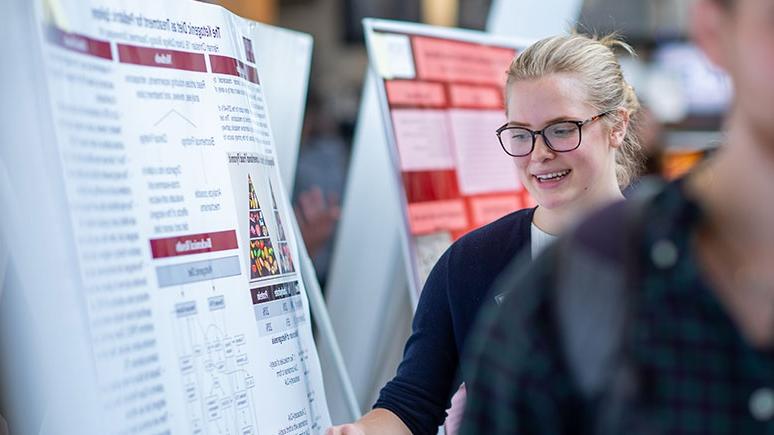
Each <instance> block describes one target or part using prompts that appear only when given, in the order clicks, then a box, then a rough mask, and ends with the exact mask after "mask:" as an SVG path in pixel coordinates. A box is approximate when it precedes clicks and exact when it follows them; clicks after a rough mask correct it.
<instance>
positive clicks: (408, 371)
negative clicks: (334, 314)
mask: <svg viewBox="0 0 774 435" xmlns="http://www.w3.org/2000/svg"><path fill="white" fill-rule="evenodd" d="M451 250H452V248H450V249H449V250H447V251H446V252H445V253H444V254H443V256H441V258H440V259H439V260H438V262H437V263H436V265H435V267H434V268H433V270H432V271H431V272H430V276H429V277H428V279H427V282H426V283H425V286H424V288H423V289H422V293H421V295H420V298H419V304H418V305H417V310H416V314H415V315H414V322H413V324H412V334H411V337H410V338H409V340H408V342H407V343H406V347H405V349H404V352H403V361H402V362H401V363H400V366H398V371H397V374H396V376H395V377H394V378H393V379H392V380H391V381H390V382H389V383H387V385H385V386H384V388H382V390H381V392H380V394H379V399H378V400H377V402H376V404H375V405H374V408H384V409H387V410H390V411H392V412H393V413H395V414H396V415H397V416H398V417H399V418H400V419H401V420H403V422H404V423H405V424H406V426H407V427H408V428H409V429H410V430H411V432H412V433H413V434H435V433H437V431H438V426H439V425H441V424H442V423H443V421H444V418H445V416H446V409H447V408H448V407H449V398H450V396H451V392H452V389H453V388H454V387H456V385H452V384H453V382H454V379H455V376H456V374H457V368H458V365H459V355H458V352H457V345H456V343H455V340H454V331H453V324H452V314H451V309H450V305H449V297H448V293H449V284H450V281H449V272H450V266H449V263H450V256H451Z"/></svg>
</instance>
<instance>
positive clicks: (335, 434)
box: [325, 423, 367, 435]
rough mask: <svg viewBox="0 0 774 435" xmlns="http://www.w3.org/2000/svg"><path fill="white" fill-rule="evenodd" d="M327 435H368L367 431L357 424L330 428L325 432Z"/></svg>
mask: <svg viewBox="0 0 774 435" xmlns="http://www.w3.org/2000/svg"><path fill="white" fill-rule="evenodd" d="M325 435H367V434H366V431H365V430H364V429H363V428H361V427H360V426H358V425H357V424H356V423H351V424H342V425H339V426H333V427H329V428H328V430H326V431H325Z"/></svg>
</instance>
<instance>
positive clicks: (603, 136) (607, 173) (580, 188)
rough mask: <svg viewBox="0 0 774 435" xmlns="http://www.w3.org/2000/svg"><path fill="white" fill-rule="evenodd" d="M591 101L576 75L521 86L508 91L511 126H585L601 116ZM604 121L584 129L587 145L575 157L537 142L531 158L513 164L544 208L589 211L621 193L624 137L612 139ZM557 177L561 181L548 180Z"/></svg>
mask: <svg viewBox="0 0 774 435" xmlns="http://www.w3.org/2000/svg"><path fill="white" fill-rule="evenodd" d="M587 101H588V98H587V97H586V91H585V87H584V86H583V83H582V81H581V80H580V79H579V78H578V77H577V76H575V75H572V74H551V75H548V76H545V77H542V78H540V79H535V80H526V81H517V82H515V83H513V84H511V86H510V88H509V89H508V107H507V115H508V122H509V124H510V125H513V126H519V127H526V128H528V129H531V130H542V129H543V128H544V127H545V126H546V125H548V124H551V123H554V122H557V121H567V120H572V121H584V120H586V119H589V118H591V117H593V116H595V115H598V113H596V112H595V110H594V108H593V107H592V106H591V105H590V104H589V103H588V102H587ZM603 119H604V118H602V119H599V120H597V121H595V122H592V123H589V124H586V125H584V126H583V127H582V131H581V133H582V142H581V144H580V146H579V147H578V148H577V149H575V150H573V151H569V152H563V153H557V152H554V151H552V150H551V149H550V148H548V147H547V146H546V144H545V141H544V139H543V137H542V136H537V141H536V143H535V148H534V150H533V151H532V153H531V154H530V155H528V156H525V157H514V158H513V159H514V160H515V162H516V166H517V169H518V173H519V178H520V179H521V182H522V184H524V186H525V187H526V189H527V190H528V191H529V193H530V195H532V197H533V198H534V199H535V201H536V202H537V203H538V204H539V205H540V206H541V207H545V208H547V209H549V210H558V209H567V208H575V207H577V209H579V210H585V209H588V208H590V207H593V206H595V205H596V204H597V203H598V201H601V200H603V199H604V198H607V196H606V195H609V192H610V189H611V188H614V189H618V184H617V181H616V174H615V148H616V147H617V146H620V143H621V141H622V139H623V135H622V134H613V133H612V132H611V130H610V129H609V128H608V127H606V124H605V123H604V122H603ZM556 174H562V175H560V176H558V177H552V178H547V176H549V175H556Z"/></svg>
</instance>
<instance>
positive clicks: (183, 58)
mask: <svg viewBox="0 0 774 435" xmlns="http://www.w3.org/2000/svg"><path fill="white" fill-rule="evenodd" d="M118 60H119V62H121V63H129V64H133V65H144V66H157V67H161V68H171V69H179V70H184V71H194V72H207V65H206V64H205V63H204V55H203V54H201V53H189V52H186V51H177V50H165V49H163V48H151V47H139V46H135V45H126V44H118Z"/></svg>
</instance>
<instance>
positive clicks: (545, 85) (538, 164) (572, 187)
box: [328, 35, 640, 435]
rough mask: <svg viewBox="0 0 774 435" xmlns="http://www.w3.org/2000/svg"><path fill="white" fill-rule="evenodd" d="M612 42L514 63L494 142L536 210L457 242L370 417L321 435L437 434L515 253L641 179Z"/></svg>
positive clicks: (555, 41)
mask: <svg viewBox="0 0 774 435" xmlns="http://www.w3.org/2000/svg"><path fill="white" fill-rule="evenodd" d="M614 47H621V48H623V49H625V50H630V48H629V47H628V46H627V45H625V44H624V43H622V42H620V41H618V40H617V39H616V38H614V37H607V38H601V39H596V38H592V37H588V36H583V35H571V36H557V37H552V38H548V39H544V40H542V41H539V42H537V43H536V44H534V45H533V46H531V47H529V48H528V49H527V50H525V51H524V52H523V53H521V54H520V55H519V56H518V57H517V58H515V59H514V60H513V62H512V63H511V65H510V68H509V69H508V78H507V82H506V85H505V97H506V115H507V120H508V122H507V123H506V124H505V125H503V126H502V127H500V128H499V129H497V131H496V134H497V136H498V138H499V140H500V144H501V145H502V148H503V150H504V151H505V153H504V154H503V158H510V159H512V160H513V162H514V164H515V165H516V167H517V169H518V174H519V178H520V180H521V182H522V184H523V185H524V186H525V187H526V188H527V190H528V191H529V193H530V194H531V195H532V197H533V198H534V199H535V201H536V202H537V204H538V206H537V207H536V208H533V209H525V210H520V211H516V212H514V213H511V214H509V215H507V216H505V217H503V218H501V219H499V220H497V221H495V222H493V223H491V224H489V225H486V226H484V227H482V228H480V229H478V230H476V231H473V232H471V233H469V234H467V235H466V236H464V237H462V238H461V239H459V240H458V241H457V242H455V243H454V244H453V245H452V246H451V247H450V248H449V249H448V250H447V251H446V252H445V253H444V254H443V256H442V257H441V259H440V260H439V261H438V263H437V264H436V265H435V268H434V269H433V271H432V272H431V274H430V277H429V278H428V280H427V283H426V284H425V287H424V289H423V290H422V294H421V298H420V301H419V304H418V306H417V311H416V315H415V317H414V322H413V333H412V335H411V337H410V338H409V340H408V342H407V344H406V348H405V352H404V358H403V361H402V362H401V364H400V366H399V367H398V372H397V374H396V376H395V378H393V379H392V380H391V381H390V382H389V383H388V384H387V385H386V386H385V387H384V388H383V389H382V391H381V393H380V397H379V399H378V401H377V402H376V404H375V405H374V409H373V410H372V411H371V412H369V413H368V414H367V415H365V416H364V417H363V418H361V419H360V420H359V421H357V422H355V423H352V424H347V425H342V426H337V427H333V428H330V429H329V430H328V434H330V435H336V434H345V435H346V434H357V435H363V434H367V435H372V434H382V433H384V434H401V433H403V434H409V433H414V434H434V433H436V432H437V429H438V426H439V425H440V424H442V423H443V421H444V419H445V417H446V410H447V408H449V403H450V397H451V396H452V393H454V391H456V390H457V388H458V386H459V385H460V382H462V381H464V379H458V378H457V373H458V366H459V357H460V354H461V352H462V350H463V348H464V346H465V341H466V339H467V336H468V332H469V330H470V328H471V326H472V325H473V321H474V319H475V317H476V315H477V313H478V312H479V309H480V308H481V306H482V305H484V304H486V303H489V302H490V301H492V300H493V298H492V295H490V294H489V288H490V286H491V285H492V283H493V281H494V280H495V278H496V277H497V276H498V275H499V274H500V272H501V271H502V270H503V269H505V267H506V266H507V265H508V264H509V263H510V262H511V260H512V259H513V258H514V257H516V256H517V255H518V254H520V253H522V252H525V251H526V252H529V253H530V254H531V256H532V257H534V256H535V255H536V254H537V253H538V252H539V251H540V250H542V249H543V248H544V247H545V246H546V245H547V244H548V243H549V242H550V241H551V240H552V239H553V238H554V237H555V235H557V234H560V233H562V232H563V231H565V229H567V228H568V226H570V225H572V224H573V223H575V222H577V221H578V220H579V219H580V218H581V217H582V216H584V215H585V214H587V213H588V212H589V211H591V210H593V209H596V208H598V207H601V206H603V205H606V204H609V203H611V202H614V201H619V200H621V199H623V195H622V194H621V189H622V188H624V187H625V186H627V185H628V183H629V181H630V180H631V178H632V177H633V176H634V175H635V174H636V172H637V171H638V169H639V165H640V163H639V159H638V156H639V144H638V142H637V139H636V135H635V134H634V132H633V130H634V119H635V118H636V117H635V115H636V113H637V111H638V110H639V103H638V101H637V97H636V96H635V94H634V91H633V89H632V88H631V86H629V85H628V84H627V83H626V81H625V80H624V77H623V74H622V72H621V67H620V65H619V63H618V61H617V59H616V56H615V54H614V52H613V48H614Z"/></svg>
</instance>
